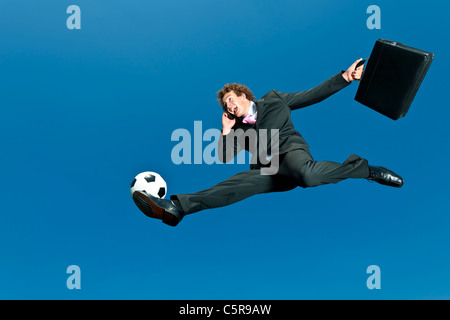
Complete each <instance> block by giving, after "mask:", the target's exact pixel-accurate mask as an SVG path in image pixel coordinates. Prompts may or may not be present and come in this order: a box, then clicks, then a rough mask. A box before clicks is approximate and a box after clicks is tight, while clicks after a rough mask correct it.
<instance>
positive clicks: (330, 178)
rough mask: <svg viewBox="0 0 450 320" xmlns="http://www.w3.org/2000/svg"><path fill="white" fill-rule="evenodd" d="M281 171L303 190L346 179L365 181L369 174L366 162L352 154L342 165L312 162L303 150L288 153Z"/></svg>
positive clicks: (329, 162)
mask: <svg viewBox="0 0 450 320" xmlns="http://www.w3.org/2000/svg"><path fill="white" fill-rule="evenodd" d="M281 169H283V171H282V172H281V173H283V174H285V172H287V173H289V174H290V175H291V176H292V178H294V179H295V180H296V181H297V183H298V185H299V186H301V187H303V188H306V187H315V186H320V185H323V184H328V183H338V182H339V181H342V180H345V179H348V178H360V179H367V178H368V177H369V173H370V170H369V164H368V162H367V160H366V159H363V158H361V157H359V156H357V155H354V154H352V155H351V156H350V157H348V158H347V159H346V160H345V161H344V163H337V162H332V161H314V160H313V158H312V157H311V155H310V154H309V153H308V152H306V151H304V150H294V151H291V152H289V153H288V154H287V155H286V157H285V159H284V163H283V166H282V167H281ZM281 169H280V171H281Z"/></svg>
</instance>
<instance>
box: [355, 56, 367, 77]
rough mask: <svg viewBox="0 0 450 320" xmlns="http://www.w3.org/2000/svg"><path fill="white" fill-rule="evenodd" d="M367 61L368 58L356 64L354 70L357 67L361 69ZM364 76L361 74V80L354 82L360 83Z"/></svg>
mask: <svg viewBox="0 0 450 320" xmlns="http://www.w3.org/2000/svg"><path fill="white" fill-rule="evenodd" d="M367 60H369V58H367V59H364V60H361V61H360V62H358V64H357V65H356V66H355V69H358V68H359V67H361V66H362V65H363V64H364V63H365V62H366V61H367ZM363 75H364V71H363V74H362V75H361V78H359V79H357V80H356V81H358V82H361V79H362V77H363Z"/></svg>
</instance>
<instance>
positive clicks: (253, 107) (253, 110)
mask: <svg viewBox="0 0 450 320" xmlns="http://www.w3.org/2000/svg"><path fill="white" fill-rule="evenodd" d="M250 102H251V104H250V108H248V113H247V114H249V115H251V116H253V115H255V114H256V104H255V103H254V102H253V101H250Z"/></svg>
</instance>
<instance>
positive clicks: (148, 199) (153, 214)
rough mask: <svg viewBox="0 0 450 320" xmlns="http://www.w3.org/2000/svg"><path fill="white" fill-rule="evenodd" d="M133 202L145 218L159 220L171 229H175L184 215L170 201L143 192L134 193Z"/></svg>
mask: <svg viewBox="0 0 450 320" xmlns="http://www.w3.org/2000/svg"><path fill="white" fill-rule="evenodd" d="M133 200H134V203H135V204H136V205H137V207H138V208H139V209H140V210H141V211H142V212H143V213H144V214H145V215H146V216H148V217H150V218H155V219H160V220H162V221H163V222H164V223H165V224H168V225H169V226H172V227H175V226H176V225H177V224H178V223H179V222H180V221H181V219H183V217H184V215H185V214H184V211H183V210H182V209H180V208H178V207H177V206H175V205H174V204H173V203H172V201H170V200H165V199H160V198H156V197H153V196H151V195H149V194H147V193H146V192H145V191H135V192H134V193H133Z"/></svg>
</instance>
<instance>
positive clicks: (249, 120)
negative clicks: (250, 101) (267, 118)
mask: <svg viewBox="0 0 450 320" xmlns="http://www.w3.org/2000/svg"><path fill="white" fill-rule="evenodd" d="M242 122H243V123H255V122H256V120H253V119H252V116H251V115H250V114H248V115H246V116H245V117H244V119H242Z"/></svg>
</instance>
